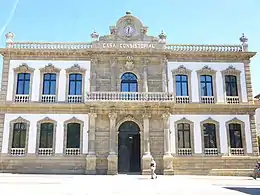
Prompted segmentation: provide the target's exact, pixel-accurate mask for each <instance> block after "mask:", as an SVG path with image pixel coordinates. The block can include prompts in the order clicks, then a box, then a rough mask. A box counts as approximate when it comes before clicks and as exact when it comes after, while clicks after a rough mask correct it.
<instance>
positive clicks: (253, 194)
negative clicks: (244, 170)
mask: <svg viewBox="0 0 260 195" xmlns="http://www.w3.org/2000/svg"><path fill="white" fill-rule="evenodd" d="M224 188H225V189H228V190H233V191H238V192H242V193H245V194H250V195H259V194H260V188H244V187H224Z"/></svg>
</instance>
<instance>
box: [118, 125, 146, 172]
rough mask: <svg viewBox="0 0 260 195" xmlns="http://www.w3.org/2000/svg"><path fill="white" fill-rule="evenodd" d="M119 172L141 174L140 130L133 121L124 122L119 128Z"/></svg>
mask: <svg viewBox="0 0 260 195" xmlns="http://www.w3.org/2000/svg"><path fill="white" fill-rule="evenodd" d="M118 172H119V173H140V172H141V148H140V129H139V127H138V125H137V124H136V123H135V122H132V121H127V122H124V123H123V124H122V125H121V126H120V127H119V134H118Z"/></svg>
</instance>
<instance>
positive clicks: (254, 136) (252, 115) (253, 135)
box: [245, 113, 259, 156]
mask: <svg viewBox="0 0 260 195" xmlns="http://www.w3.org/2000/svg"><path fill="white" fill-rule="evenodd" d="M249 122H250V130H251V142H252V150H253V155H254V156H258V155H259V150H258V140H257V129H256V124H255V113H250V114H249ZM246 152H247V151H245V153H246Z"/></svg>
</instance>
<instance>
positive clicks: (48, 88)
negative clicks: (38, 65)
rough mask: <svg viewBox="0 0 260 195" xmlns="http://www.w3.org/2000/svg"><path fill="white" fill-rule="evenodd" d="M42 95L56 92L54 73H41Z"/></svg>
mask: <svg viewBox="0 0 260 195" xmlns="http://www.w3.org/2000/svg"><path fill="white" fill-rule="evenodd" d="M42 93H43V95H55V94H56V74H55V73H46V74H44V75H43V91H42Z"/></svg>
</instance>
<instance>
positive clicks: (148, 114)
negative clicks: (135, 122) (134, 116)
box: [142, 112, 152, 119]
mask: <svg viewBox="0 0 260 195" xmlns="http://www.w3.org/2000/svg"><path fill="white" fill-rule="evenodd" d="M151 116H152V115H151V113H150V112H143V114H142V117H143V118H144V119H148V118H151Z"/></svg>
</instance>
